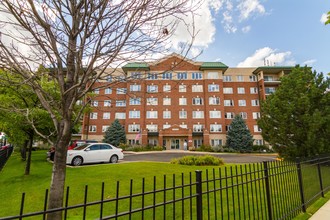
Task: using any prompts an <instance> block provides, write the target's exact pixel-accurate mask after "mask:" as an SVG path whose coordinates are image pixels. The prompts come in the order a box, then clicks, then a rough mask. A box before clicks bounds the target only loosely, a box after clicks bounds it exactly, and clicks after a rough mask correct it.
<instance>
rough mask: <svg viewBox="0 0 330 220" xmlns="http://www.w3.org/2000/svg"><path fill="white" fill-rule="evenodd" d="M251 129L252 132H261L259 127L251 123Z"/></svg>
mask: <svg viewBox="0 0 330 220" xmlns="http://www.w3.org/2000/svg"><path fill="white" fill-rule="evenodd" d="M253 131H254V132H261V128H259V126H258V125H253Z"/></svg>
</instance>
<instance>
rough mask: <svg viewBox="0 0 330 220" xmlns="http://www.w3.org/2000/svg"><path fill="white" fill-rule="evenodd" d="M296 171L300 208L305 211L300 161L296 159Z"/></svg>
mask: <svg viewBox="0 0 330 220" xmlns="http://www.w3.org/2000/svg"><path fill="white" fill-rule="evenodd" d="M297 172H298V182H299V191H300V199H301V210H302V211H303V212H306V204H305V195H304V186H303V180H302V171H301V164H300V161H297Z"/></svg>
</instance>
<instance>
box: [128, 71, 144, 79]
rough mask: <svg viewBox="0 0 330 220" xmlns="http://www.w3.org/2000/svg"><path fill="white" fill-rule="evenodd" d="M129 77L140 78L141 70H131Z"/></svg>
mask: <svg viewBox="0 0 330 220" xmlns="http://www.w3.org/2000/svg"><path fill="white" fill-rule="evenodd" d="M131 78H132V79H141V78H142V73H141V72H131Z"/></svg>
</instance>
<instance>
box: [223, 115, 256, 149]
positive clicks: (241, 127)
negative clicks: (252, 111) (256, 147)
mask: <svg viewBox="0 0 330 220" xmlns="http://www.w3.org/2000/svg"><path fill="white" fill-rule="evenodd" d="M226 145H227V147H229V148H232V149H234V150H237V151H242V152H249V151H251V150H252V146H253V136H252V135H251V133H250V130H249V129H248V127H247V125H246V123H245V121H244V120H243V118H242V117H241V116H240V115H236V116H235V117H234V119H233V121H232V122H231V124H230V129H229V131H228V132H227V142H226Z"/></svg>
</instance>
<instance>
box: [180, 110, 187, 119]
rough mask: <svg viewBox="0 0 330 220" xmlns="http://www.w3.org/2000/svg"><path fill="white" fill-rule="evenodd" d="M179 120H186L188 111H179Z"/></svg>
mask: <svg viewBox="0 0 330 220" xmlns="http://www.w3.org/2000/svg"><path fill="white" fill-rule="evenodd" d="M179 118H180V119H185V118H187V111H185V110H181V111H179Z"/></svg>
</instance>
